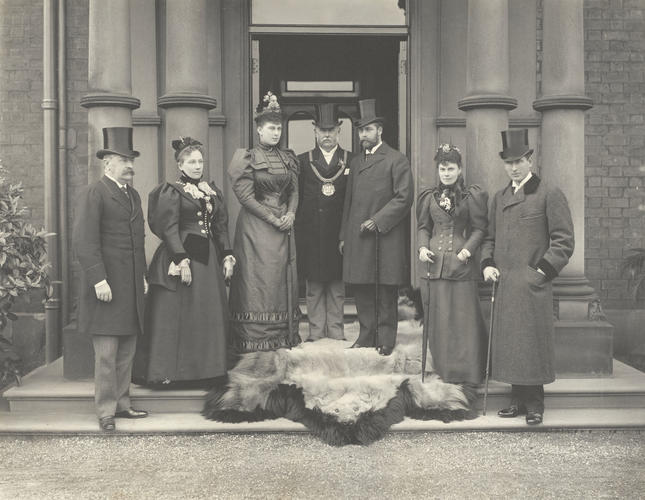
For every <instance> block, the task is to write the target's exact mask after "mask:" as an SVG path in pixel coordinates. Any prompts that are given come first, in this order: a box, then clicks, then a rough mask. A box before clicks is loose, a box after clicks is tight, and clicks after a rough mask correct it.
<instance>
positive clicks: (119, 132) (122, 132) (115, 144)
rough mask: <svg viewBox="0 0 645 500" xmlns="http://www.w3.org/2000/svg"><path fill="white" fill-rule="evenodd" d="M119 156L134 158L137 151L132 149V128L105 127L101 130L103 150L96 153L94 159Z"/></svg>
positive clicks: (137, 154) (137, 153)
mask: <svg viewBox="0 0 645 500" xmlns="http://www.w3.org/2000/svg"><path fill="white" fill-rule="evenodd" d="M105 155H120V156H125V157H126V158H136V157H137V156H139V151H135V150H134V149H132V127H107V128H104V129H103V149H99V150H98V151H97V152H96V157H97V158H99V159H103V157H104V156H105Z"/></svg>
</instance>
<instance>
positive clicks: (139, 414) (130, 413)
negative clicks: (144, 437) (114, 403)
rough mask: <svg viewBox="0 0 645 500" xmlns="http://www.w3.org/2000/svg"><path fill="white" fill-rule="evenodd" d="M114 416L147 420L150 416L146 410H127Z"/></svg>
mask: <svg viewBox="0 0 645 500" xmlns="http://www.w3.org/2000/svg"><path fill="white" fill-rule="evenodd" d="M114 416H115V417H116V418H145V417H147V416H148V412H147V411H144V410H135V409H134V408H128V409H127V410H123V411H117V412H116V413H115V415H114Z"/></svg>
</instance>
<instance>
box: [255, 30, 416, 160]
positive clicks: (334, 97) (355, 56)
mask: <svg viewBox="0 0 645 500" xmlns="http://www.w3.org/2000/svg"><path fill="white" fill-rule="evenodd" d="M404 45H405V41H404V40H402V39H401V38H398V37H394V36H373V35H372V36H356V35H353V36H338V35H334V36H316V35H265V36H258V37H257V38H256V39H254V40H253V43H252V52H253V59H254V60H255V61H257V66H256V67H255V68H254V73H253V76H254V78H253V105H254V107H255V106H257V104H258V102H259V99H260V98H261V97H262V96H263V95H264V94H265V93H266V92H267V91H268V90H271V91H272V92H274V93H276V94H278V96H279V99H280V102H281V105H282V107H283V112H284V113H285V115H286V118H287V123H286V124H285V133H284V134H283V143H282V145H283V146H284V147H290V148H291V149H294V150H295V152H296V153H297V154H300V153H302V152H304V151H306V150H308V149H311V148H312V147H313V146H314V136H313V130H312V126H311V112H312V111H313V104H315V103H320V102H331V103H335V104H338V105H339V106H340V110H341V115H342V117H343V122H344V126H343V127H342V130H343V137H342V138H341V146H343V147H345V148H347V149H349V150H357V145H358V142H357V137H356V134H355V133H352V128H351V126H350V125H351V120H352V119H353V118H356V117H357V113H358V105H357V103H358V100H359V99H367V98H375V99H376V100H377V106H378V111H379V113H381V114H382V116H384V117H385V119H386V124H385V129H384V132H383V139H384V140H385V141H386V142H387V143H388V144H390V145H391V146H393V147H395V148H400V147H401V144H400V142H401V137H402V135H401V131H402V130H401V128H402V127H403V128H405V120H404V119H403V120H402V113H404V112H405V110H404V109H400V108H401V106H400V105H399V102H400V97H401V92H403V93H405V89H404V88H403V89H400V87H401V75H400V72H399V67H400V60H401V57H404V55H403V54H402V52H404ZM402 47H403V49H402ZM404 107H405V106H403V108H404ZM403 116H404V115H403ZM350 139H351V143H349V142H350ZM403 149H404V150H405V144H403Z"/></svg>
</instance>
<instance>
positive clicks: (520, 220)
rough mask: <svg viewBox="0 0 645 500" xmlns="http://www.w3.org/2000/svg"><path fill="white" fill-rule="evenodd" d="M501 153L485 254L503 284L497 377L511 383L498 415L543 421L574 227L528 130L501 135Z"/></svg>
mask: <svg viewBox="0 0 645 500" xmlns="http://www.w3.org/2000/svg"><path fill="white" fill-rule="evenodd" d="M502 147H503V151H501V152H500V156H501V158H502V160H503V161H504V168H505V170H506V173H507V175H508V176H509V178H510V183H509V184H508V185H507V186H506V187H505V188H504V189H502V190H500V191H498V192H497V193H496V194H495V197H494V198H493V201H492V204H491V209H490V212H489V225H488V236H487V237H486V238H485V239H484V243H483V245H482V249H481V259H482V260H481V263H482V264H481V265H482V270H483V274H484V279H485V280H486V281H495V282H498V284H499V287H498V291H497V294H496V298H495V311H494V322H493V324H494V327H493V334H492V351H491V352H492V354H491V366H492V375H491V376H492V378H494V379H495V380H499V381H501V382H506V383H509V384H512V389H511V402H510V405H509V406H508V408H504V409H502V410H500V411H499V412H498V415H499V416H500V417H504V418H513V417H516V416H518V415H526V423H527V424H529V425H535V424H540V423H541V422H542V418H543V413H544V387H543V384H548V383H551V382H553V381H554V380H555V367H554V365H555V354H554V326H553V290H552V284H551V282H552V280H553V278H555V277H556V276H557V275H558V274H559V273H560V271H561V270H562V268H563V267H564V266H565V265H566V264H567V262H568V261H569V258H570V257H571V254H572V253H573V247H574V237H573V223H572V221H571V213H570V211H569V204H568V203H567V199H566V198H565V196H564V194H563V193H562V191H560V189H559V188H558V187H556V186H551V185H549V184H548V183H547V182H546V181H544V180H541V179H540V178H539V177H538V176H537V175H535V174H534V173H533V172H532V171H531V170H532V161H531V155H532V154H533V150H532V149H530V148H529V142H528V130H526V129H519V130H506V131H504V132H502Z"/></svg>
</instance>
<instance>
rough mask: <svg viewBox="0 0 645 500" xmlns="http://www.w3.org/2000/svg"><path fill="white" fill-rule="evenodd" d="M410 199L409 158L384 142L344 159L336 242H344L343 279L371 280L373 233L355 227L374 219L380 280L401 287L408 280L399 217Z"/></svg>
mask: <svg viewBox="0 0 645 500" xmlns="http://www.w3.org/2000/svg"><path fill="white" fill-rule="evenodd" d="M413 199H414V181H413V179H412V171H411V169H410V162H409V161H408V159H407V158H406V157H405V155H403V154H402V153H400V152H399V151H397V150H395V149H393V148H391V147H390V146H388V145H387V144H386V143H383V144H382V145H381V146H379V148H378V149H377V150H376V152H375V153H374V154H372V155H363V154H361V155H357V156H355V157H354V158H353V159H352V160H351V161H350V173H349V179H348V182H347V192H346V194H345V205H344V208H343V223H342V225H341V230H340V240H342V241H344V242H345V248H344V252H343V280H344V281H345V282H346V283H352V284H373V283H375V282H376V267H375V262H376V253H375V252H376V247H375V244H374V240H375V237H374V233H373V232H364V233H360V231H359V229H360V226H361V224H362V223H363V222H365V221H366V220H367V219H372V220H373V221H374V222H375V223H376V225H377V226H378V230H379V233H380V236H379V240H380V257H379V263H380V276H379V282H380V284H382V285H404V284H405V283H407V282H408V281H409V269H408V264H407V259H406V256H407V250H406V242H407V237H406V230H405V220H406V216H407V215H408V214H409V213H410V207H411V206H412V202H413Z"/></svg>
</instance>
